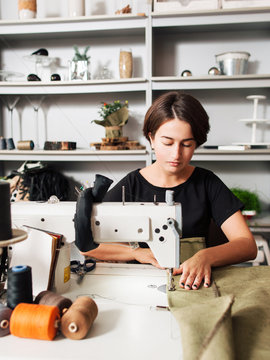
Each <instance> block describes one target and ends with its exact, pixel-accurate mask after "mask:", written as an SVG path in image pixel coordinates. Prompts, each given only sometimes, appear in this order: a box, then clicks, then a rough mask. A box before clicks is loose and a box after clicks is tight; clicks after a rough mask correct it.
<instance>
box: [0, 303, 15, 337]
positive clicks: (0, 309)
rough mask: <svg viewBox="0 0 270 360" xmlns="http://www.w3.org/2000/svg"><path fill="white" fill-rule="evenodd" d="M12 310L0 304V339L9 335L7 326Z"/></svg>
mask: <svg viewBox="0 0 270 360" xmlns="http://www.w3.org/2000/svg"><path fill="white" fill-rule="evenodd" d="M11 314H12V310H11V309H10V308H8V307H6V306H5V305H3V304H0V337H2V336H6V335H8V334H10V330H9V324H10V317H11Z"/></svg>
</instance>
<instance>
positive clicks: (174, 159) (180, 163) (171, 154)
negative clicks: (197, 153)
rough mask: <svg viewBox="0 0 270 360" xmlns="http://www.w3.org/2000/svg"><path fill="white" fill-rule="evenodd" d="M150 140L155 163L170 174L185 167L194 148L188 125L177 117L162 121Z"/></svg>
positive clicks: (194, 142) (178, 171)
mask: <svg viewBox="0 0 270 360" xmlns="http://www.w3.org/2000/svg"><path fill="white" fill-rule="evenodd" d="M150 140H151V144H152V147H153V149H154V150H155V154H156V161H157V163H158V164H159V165H160V166H161V167H162V168H163V169H164V170H165V171H166V172H169V173H171V174H178V173H180V172H182V171H184V170H185V169H186V167H187V166H188V165H189V162H190V160H191V158H192V155H193V153H194V150H195V148H196V141H195V139H194V137H193V134H192V131H191V127H190V125H189V124H188V123H187V122H185V121H182V120H179V119H173V120H168V121H166V122H165V123H163V124H162V125H161V126H160V127H159V128H158V130H157V132H156V134H155V136H154V137H152V136H151V134H150Z"/></svg>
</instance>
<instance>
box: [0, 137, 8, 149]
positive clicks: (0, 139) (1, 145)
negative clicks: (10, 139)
mask: <svg viewBox="0 0 270 360" xmlns="http://www.w3.org/2000/svg"><path fill="white" fill-rule="evenodd" d="M6 148H7V141H6V139H5V138H3V137H2V136H1V137H0V150H6Z"/></svg>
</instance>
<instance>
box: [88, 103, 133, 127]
mask: <svg viewBox="0 0 270 360" xmlns="http://www.w3.org/2000/svg"><path fill="white" fill-rule="evenodd" d="M101 104H102V106H101V108H100V110H99V112H98V113H99V115H100V117H101V118H102V119H103V120H93V122H94V123H96V124H98V125H102V126H105V127H106V126H124V125H125V124H126V123H127V121H128V101H127V100H126V101H125V102H124V103H121V102H120V101H119V100H115V101H114V102H113V103H111V104H107V103H105V102H102V103H101Z"/></svg>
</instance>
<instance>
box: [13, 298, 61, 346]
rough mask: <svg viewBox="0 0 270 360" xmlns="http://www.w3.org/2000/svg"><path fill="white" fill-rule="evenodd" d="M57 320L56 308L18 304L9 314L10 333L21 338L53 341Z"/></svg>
mask: <svg viewBox="0 0 270 360" xmlns="http://www.w3.org/2000/svg"><path fill="white" fill-rule="evenodd" d="M59 318H60V314H59V309H58V307H57V306H50V305H41V304H27V303H20V304H19V305H17V306H16V307H15V309H14V310H13V312H12V314H11V317H10V333H11V334H12V335H15V336H18V337H22V338H30V339H39V340H53V339H54V338H55V336H56V334H57V331H58V322H59Z"/></svg>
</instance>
